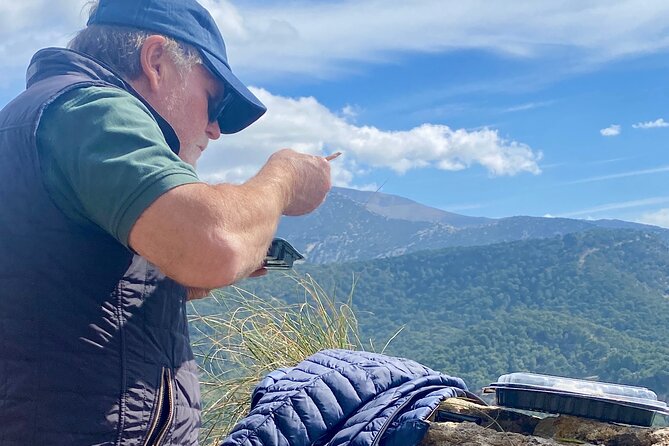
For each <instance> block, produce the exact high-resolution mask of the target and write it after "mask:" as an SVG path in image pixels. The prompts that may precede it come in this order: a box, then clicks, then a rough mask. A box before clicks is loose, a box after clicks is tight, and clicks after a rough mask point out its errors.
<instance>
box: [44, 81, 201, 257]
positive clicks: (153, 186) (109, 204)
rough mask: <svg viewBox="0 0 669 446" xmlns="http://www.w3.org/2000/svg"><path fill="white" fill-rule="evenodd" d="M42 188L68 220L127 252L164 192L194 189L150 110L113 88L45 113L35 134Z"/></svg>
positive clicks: (68, 99) (63, 99)
mask: <svg viewBox="0 0 669 446" xmlns="http://www.w3.org/2000/svg"><path fill="white" fill-rule="evenodd" d="M37 150H38V154H39V159H40V166H41V169H42V174H43V177H44V185H45V187H46V189H47V191H48V193H49V194H50V195H51V197H52V199H53V201H54V202H55V204H56V206H58V207H59V208H60V209H61V211H62V212H63V213H64V214H65V215H67V216H68V217H69V218H71V219H73V220H75V221H77V222H79V223H81V224H84V225H90V224H94V225H97V226H99V227H100V228H102V229H103V230H104V231H106V232H108V233H109V234H111V235H112V236H113V237H114V238H116V239H117V240H118V241H119V242H120V243H122V244H123V245H125V246H128V236H129V234H130V229H132V226H133V225H134V224H135V222H136V221H137V219H138V218H139V216H140V215H141V214H142V212H143V211H144V210H145V209H146V208H147V207H148V206H149V205H150V204H151V203H153V201H154V200H156V199H157V198H158V197H159V196H161V195H162V194H164V193H165V192H167V191H168V190H170V189H172V188H174V187H176V186H180V185H182V184H188V183H198V182H200V179H199V178H198V176H197V174H196V173H195V170H194V169H193V168H192V167H191V166H190V165H188V164H186V163H185V162H183V161H181V159H179V157H178V156H177V155H175V154H174V152H172V151H171V150H170V148H169V146H168V145H167V142H166V141H165V138H164V136H163V134H162V132H161V131H160V128H159V127H158V123H157V122H156V120H155V119H154V118H153V116H152V115H151V113H150V112H149V110H148V109H147V108H146V106H144V104H142V102H141V101H139V100H138V99H137V98H136V97H134V96H133V95H131V94H130V93H128V92H126V91H123V90H120V89H118V88H112V87H85V88H78V89H75V90H72V91H70V92H67V93H65V94H63V95H62V96H60V97H59V98H58V99H57V100H56V102H54V103H53V104H51V105H50V106H49V107H48V108H47V109H46V111H45V113H44V115H43V117H42V119H41V121H40V124H39V128H38V129H37Z"/></svg>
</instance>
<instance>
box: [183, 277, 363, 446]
mask: <svg viewBox="0 0 669 446" xmlns="http://www.w3.org/2000/svg"><path fill="white" fill-rule="evenodd" d="M288 277H291V278H292V280H294V281H295V283H296V284H297V287H296V290H297V291H296V292H298V293H302V294H303V295H304V296H303V300H302V303H300V304H295V305H288V304H285V303H283V302H281V301H279V300H277V299H274V298H267V297H259V296H256V295H255V294H253V293H250V292H248V291H245V290H243V289H241V288H238V287H229V288H227V289H224V290H217V291H216V292H214V297H213V298H214V299H216V301H217V302H218V304H219V305H220V308H221V311H220V312H219V313H217V314H200V313H197V311H195V310H196V309H195V307H192V308H193V310H194V311H193V315H192V317H191V325H192V326H193V327H194V329H195V336H194V338H195V341H194V349H193V350H194V351H195V354H196V356H198V357H199V358H198V359H199V362H200V364H201V366H202V368H201V383H202V393H203V401H205V408H204V410H203V426H202V431H201V443H202V444H203V445H206V444H217V443H218V442H219V441H220V440H221V439H222V438H224V437H225V436H226V435H227V434H228V432H229V431H230V430H231V429H232V427H233V426H234V425H235V424H236V423H237V422H238V421H239V420H240V419H241V418H243V417H244V416H245V415H246V414H247V413H248V410H249V403H250V399H251V392H252V390H253V388H254V387H255V386H256V384H258V382H259V381H260V380H261V379H262V378H263V377H264V376H265V375H266V374H267V373H269V372H270V371H273V370H276V369H278V368H281V367H288V366H293V365H296V364H297V363H299V362H300V361H302V360H303V359H305V358H306V357H308V356H310V355H312V354H314V353H316V352H318V351H320V350H323V349H328V348H345V349H353V350H355V349H361V348H362V344H361V342H360V338H359V333H358V322H357V319H356V316H355V314H354V313H353V310H352V308H351V298H352V294H353V289H354V286H352V287H351V293H350V294H349V295H348V296H347V297H346V299H345V300H344V301H343V302H341V301H337V300H336V299H335V297H334V296H328V295H327V293H326V292H325V291H324V290H323V288H321V286H320V285H319V284H318V283H316V282H315V281H314V280H313V278H311V277H310V276H306V277H297V276H288Z"/></svg>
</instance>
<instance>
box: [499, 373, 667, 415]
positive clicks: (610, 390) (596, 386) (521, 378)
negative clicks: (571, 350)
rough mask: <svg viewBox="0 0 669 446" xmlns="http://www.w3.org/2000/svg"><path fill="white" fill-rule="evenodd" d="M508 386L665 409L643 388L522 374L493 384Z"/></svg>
mask: <svg viewBox="0 0 669 446" xmlns="http://www.w3.org/2000/svg"><path fill="white" fill-rule="evenodd" d="M509 384H511V385H519V386H529V387H537V388H543V389H549V390H553V391H558V392H570V393H578V394H582V395H586V396H591V397H599V398H608V399H614V400H623V401H629V402H636V403H642V404H647V405H651V406H657V407H667V405H666V403H664V402H660V401H658V400H657V395H656V394H655V392H653V391H652V390H649V389H647V388H645V387H634V386H626V385H623V384H613V383H605V382H599V381H587V380H583V379H575V378H563V377H559V376H550V375H539V374H536V373H522V372H516V373H509V374H506V375H502V376H500V377H499V379H498V380H497V383H495V385H496V386H500V385H502V386H503V385H509Z"/></svg>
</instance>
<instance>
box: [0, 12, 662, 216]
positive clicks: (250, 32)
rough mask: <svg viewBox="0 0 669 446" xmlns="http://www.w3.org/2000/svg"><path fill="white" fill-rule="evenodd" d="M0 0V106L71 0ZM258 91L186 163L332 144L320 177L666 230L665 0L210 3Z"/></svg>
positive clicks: (510, 211)
mask: <svg viewBox="0 0 669 446" xmlns="http://www.w3.org/2000/svg"><path fill="white" fill-rule="evenodd" d="M4 3H10V4H6V5H5V4H3V5H0V37H1V39H0V42H2V43H0V63H2V66H3V67H5V69H4V70H3V73H2V74H0V104H5V103H6V102H8V101H9V100H11V98H12V97H13V96H14V95H15V94H17V93H18V92H19V91H20V90H21V88H22V79H23V75H24V72H25V66H26V64H27V62H28V60H29V58H30V55H31V54H32V53H33V52H34V51H35V50H37V49H39V48H41V47H44V46H57V45H63V44H64V43H65V42H66V41H67V39H68V38H70V37H71V36H72V34H73V33H74V32H75V31H76V30H77V29H78V28H79V27H81V26H83V23H84V21H85V18H84V16H83V15H82V14H81V12H80V11H81V6H82V4H83V2H82V1H81V0H56V1H51V2H47V1H46V0H31V1H27V2H21V3H20V4H14V2H4ZM202 3H203V4H204V5H205V6H206V7H207V8H208V9H209V10H210V11H211V12H212V15H213V16H214V17H215V18H216V20H217V22H218V23H219V26H220V27H221V30H222V32H223V35H224V37H225V38H226V42H227V44H228V51H229V57H230V61H231V64H232V66H233V69H234V70H235V72H236V73H237V74H238V75H239V76H240V77H241V78H242V79H243V80H244V81H245V82H247V84H249V85H251V86H252V87H253V89H254V91H255V92H256V93H257V94H258V95H259V96H260V97H261V98H262V99H263V100H264V101H265V102H266V104H267V105H268V107H269V111H268V113H267V115H266V116H265V117H263V118H262V119H261V121H259V122H258V123H257V124H256V125H254V126H252V127H251V128H249V129H247V130H245V131H243V132H241V133H240V134H238V135H234V136H229V137H223V138H221V139H220V140H219V141H216V142H215V143H212V144H211V145H210V148H209V149H208V151H207V152H206V153H205V155H204V157H203V159H202V160H201V162H200V164H199V166H198V168H199V171H200V172H201V175H202V176H203V177H204V178H206V179H208V180H210V181H232V182H239V181H243V180H244V179H245V178H248V177H249V176H250V175H252V174H253V172H255V171H256V170H257V168H258V167H259V166H260V165H261V164H262V162H263V161H264V160H265V159H266V158H267V156H268V155H269V154H270V153H271V152H272V151H274V150H276V149H278V148H281V147H293V148H296V149H298V150H302V151H307V152H310V153H314V154H327V153H329V152H331V151H335V150H341V151H342V152H343V153H344V155H343V156H342V157H340V158H338V159H337V160H336V161H334V162H333V169H334V171H333V173H334V178H335V182H336V184H338V185H342V186H348V187H358V188H365V189H371V190H376V189H377V188H379V187H381V186H382V188H381V190H382V191H383V192H386V193H392V194H397V195H401V196H405V197H408V198H411V199H413V200H416V201H418V202H421V203H424V204H428V205H431V206H435V207H439V208H441V209H445V210H449V211H453V212H457V213H462V214H466V215H477V216H487V217H505V216H512V215H533V216H544V215H551V216H566V217H573V218H620V219H624V220H630V221H641V222H647V223H651V224H658V225H662V226H667V227H669V191H668V190H667V184H668V183H669V154H667V149H668V147H667V145H668V144H667V143H668V142H669V2H666V1H665V0H662V1H653V0H647V1H641V0H637V1H633V0H628V1H624V0H620V1H616V2H610V1H597V0H580V1H566V0H553V1H545V2H526V1H507V2H493V1H477V0H472V1H469V2H466V4H462V3H463V2H455V1H436V0H416V1H412V2H406V1H403V2H400V1H394V0H357V1H308V2H307V1H281V2H278V1H277V2H274V1H250V0H238V1H216V0H202Z"/></svg>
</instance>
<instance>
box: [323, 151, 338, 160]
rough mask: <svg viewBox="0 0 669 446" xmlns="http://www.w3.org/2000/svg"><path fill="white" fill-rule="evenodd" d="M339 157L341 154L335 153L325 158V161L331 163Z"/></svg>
mask: <svg viewBox="0 0 669 446" xmlns="http://www.w3.org/2000/svg"><path fill="white" fill-rule="evenodd" d="M339 155H341V152H335V153H333V154H332V155H328V156H326V157H325V160H326V161H332V160H333V159H335V158H337V157H338V156H339Z"/></svg>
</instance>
